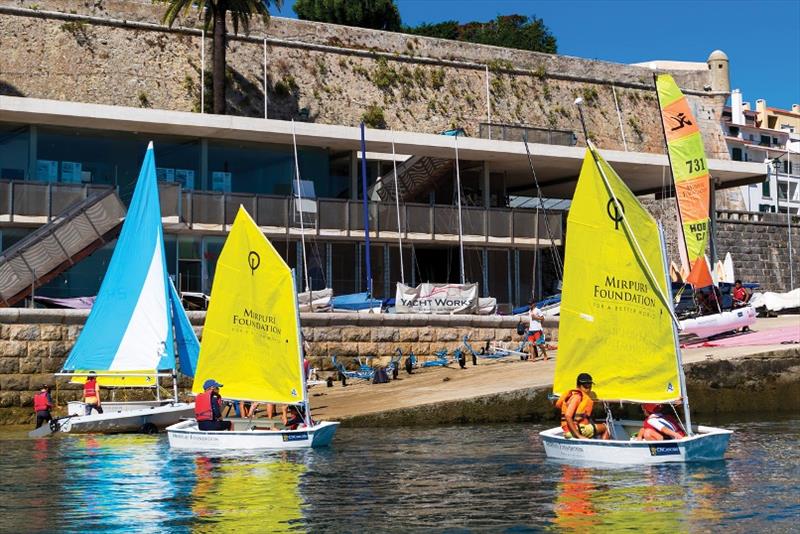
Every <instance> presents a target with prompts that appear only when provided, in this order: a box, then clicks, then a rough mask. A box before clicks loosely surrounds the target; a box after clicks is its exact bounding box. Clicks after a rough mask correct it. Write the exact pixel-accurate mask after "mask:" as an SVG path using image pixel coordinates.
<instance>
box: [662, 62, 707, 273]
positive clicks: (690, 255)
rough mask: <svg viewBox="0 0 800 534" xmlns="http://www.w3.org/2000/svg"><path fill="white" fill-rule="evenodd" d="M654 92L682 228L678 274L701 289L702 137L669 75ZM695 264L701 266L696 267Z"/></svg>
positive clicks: (704, 200) (703, 270)
mask: <svg viewBox="0 0 800 534" xmlns="http://www.w3.org/2000/svg"><path fill="white" fill-rule="evenodd" d="M656 89H657V91H658V102H659V106H660V107H661V121H662V123H663V125H664V136H665V137H666V140H667V150H668V151H669V162H670V166H671V168H672V178H673V180H674V181H675V195H676V196H677V198H678V211H679V213H680V222H681V226H682V227H683V235H682V236H681V237H682V240H683V241H684V246H681V247H680V249H681V273H682V275H683V276H684V277H686V281H687V282H689V283H691V284H693V285H694V286H696V287H703V286H704V285H708V284H707V283H706V282H707V281H708V280H710V279H711V277H710V275H707V272H708V266H707V265H705V257H704V255H705V250H706V243H708V231H709V217H708V213H709V193H710V182H709V174H708V162H707V160H706V153H705V148H704V147H703V138H702V136H701V135H700V129H699V128H698V125H697V119H695V117H694V115H692V112H691V110H690V109H689V103H688V102H687V101H686V97H685V96H684V95H683V93H681V90H680V89H679V88H678V85H677V84H676V83H675V80H673V79H672V76H670V75H669V74H659V75H658V76H657V77H656ZM699 262H702V264H701V265H698V263H699ZM687 274H688V277H687Z"/></svg>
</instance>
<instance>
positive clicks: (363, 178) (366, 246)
mask: <svg viewBox="0 0 800 534" xmlns="http://www.w3.org/2000/svg"><path fill="white" fill-rule="evenodd" d="M361 188H362V189H363V190H364V195H363V196H364V198H363V199H362V200H363V208H364V251H365V253H366V255H365V260H366V266H367V297H368V298H372V262H371V258H370V251H369V205H368V203H367V138H366V133H365V131H364V123H363V122H362V123H361Z"/></svg>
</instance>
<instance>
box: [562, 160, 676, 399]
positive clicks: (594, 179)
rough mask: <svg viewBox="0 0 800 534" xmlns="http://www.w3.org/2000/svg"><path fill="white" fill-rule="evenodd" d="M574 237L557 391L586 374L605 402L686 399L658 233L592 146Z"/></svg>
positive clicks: (569, 247) (572, 216)
mask: <svg viewBox="0 0 800 534" xmlns="http://www.w3.org/2000/svg"><path fill="white" fill-rule="evenodd" d="M601 169H602V172H601ZM629 231H633V232H635V236H633V235H628V233H629ZM567 235H568V236H569V237H568V239H567V243H566V258H565V268H564V289H563V294H562V301H561V320H560V325H559V330H560V336H559V337H560V338H561V341H560V346H559V357H558V359H557V360H556V374H555V379H554V390H555V392H556V393H562V392H564V391H565V390H568V389H571V388H574V387H575V379H576V377H577V375H578V374H579V373H583V372H586V373H590V374H591V375H592V377H593V378H594V380H595V387H594V391H595V393H596V395H597V397H598V398H599V399H604V400H625V401H634V402H668V401H673V400H677V399H679V398H680V397H681V395H682V391H681V390H682V388H681V384H680V380H679V374H678V358H677V354H676V345H675V333H674V329H673V319H672V310H671V307H670V304H669V301H668V300H667V301H666V302H665V299H664V295H668V294H669V293H668V292H667V286H666V279H665V277H664V274H663V272H664V265H665V261H664V259H665V258H664V253H663V251H662V248H661V239H660V236H659V229H658V226H657V224H656V222H655V220H654V219H653V217H652V216H650V214H649V213H648V212H647V211H646V210H645V209H644V208H643V207H642V206H641V204H640V203H639V201H638V200H637V199H636V197H635V195H633V193H632V192H631V191H630V190H629V189H628V187H627V186H626V185H625V184H624V182H623V181H622V180H621V179H620V178H619V176H618V175H617V174H616V172H614V170H613V169H612V168H611V166H610V165H608V163H607V162H605V160H604V159H603V158H602V157H601V156H600V154H599V153H597V152H596V151H595V150H594V149H593V148H592V147H590V148H589V149H587V152H586V157H585V158H584V162H583V167H582V168H581V173H580V177H579V179H578V186H577V188H576V191H575V196H574V198H573V201H572V206H571V208H570V212H569V216H568V221H567Z"/></svg>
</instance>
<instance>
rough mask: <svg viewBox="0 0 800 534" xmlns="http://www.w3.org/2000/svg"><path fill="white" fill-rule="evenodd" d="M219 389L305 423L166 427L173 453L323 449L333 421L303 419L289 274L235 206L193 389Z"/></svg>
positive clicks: (293, 295)
mask: <svg viewBox="0 0 800 534" xmlns="http://www.w3.org/2000/svg"><path fill="white" fill-rule="evenodd" d="M208 379H214V380H216V381H219V382H220V383H221V384H223V388H222V395H223V397H224V398H225V399H227V400H240V401H251V402H266V403H276V404H291V405H295V406H297V407H298V408H299V411H300V413H301V414H303V417H304V421H305V423H304V424H302V425H300V426H299V427H298V428H295V429H280V430H270V429H269V428H270V422H269V421H267V420H259V419H233V420H232V423H233V428H232V429H231V430H230V431H225V430H219V431H216V430H215V431H206V430H200V429H199V428H198V425H197V422H196V421H195V420H189V421H182V422H180V423H177V424H175V425H172V426H170V427H169V428H167V435H168V436H169V444H170V446H171V447H174V448H179V449H197V450H207V449H236V450H241V449H297V448H306V447H323V446H326V445H329V444H330V442H331V440H332V439H333V436H334V434H335V433H336V429H337V427H338V425H339V423H336V422H314V421H312V420H311V417H310V415H309V411H310V410H309V406H308V391H307V388H306V376H305V373H304V371H303V351H302V347H301V338H300V315H299V312H298V304H297V293H296V288H295V280H294V276H293V272H292V271H291V270H290V269H289V267H288V266H287V265H286V263H285V262H284V261H283V258H281V256H280V255H279V254H278V252H277V251H276V250H275V249H274V248H273V246H272V244H271V243H270V242H269V241H268V240H267V238H266V237H264V234H263V233H262V232H261V230H260V229H259V227H258V226H257V225H256V223H255V222H254V221H253V219H252V218H251V217H250V215H249V214H248V213H247V211H246V210H245V209H244V208H242V207H240V208H239V213H238V214H237V215H236V219H235V220H234V222H233V226H232V227H231V231H230V234H229V235H228V238H227V240H226V241H225V245H224V246H223V248H222V252H221V253H220V256H219V260H218V262H217V271H216V275H215V276H214V284H213V287H212V289H211V304H210V306H209V308H208V313H207V315H206V323H205V327H204V328H203V339H202V343H201V345H200V357H199V360H198V367H197V373H196V374H195V378H194V384H193V386H192V391H193V392H194V393H195V394H197V393H202V392H203V383H204V382H205V381H206V380H208Z"/></svg>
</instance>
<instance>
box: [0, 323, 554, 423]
mask: <svg viewBox="0 0 800 534" xmlns="http://www.w3.org/2000/svg"><path fill="white" fill-rule="evenodd" d="M87 316H88V312H87V311H85V310H29V309H20V308H10V309H9V308H0V424H15V423H26V422H28V421H29V420H30V419H31V417H32V415H33V411H32V408H31V407H32V405H33V395H34V394H35V393H36V392H37V391H38V389H39V387H40V386H41V384H43V383H49V384H55V383H56V379H55V376H54V373H57V372H59V371H60V370H61V367H62V365H63V363H64V360H65V359H66V357H67V355H68V354H69V351H70V350H71V349H72V346H73V345H74V344H75V340H76V339H77V338H78V335H79V334H80V332H81V330H82V329H83V324H84V322H85V320H86V317H87ZM189 316H190V319H191V321H192V323H193V324H194V325H195V329H196V331H197V333H198V335H199V336H202V324H203V321H204V320H205V313H203V312H190V313H189ZM301 323H302V328H303V334H304V336H305V337H306V339H307V340H308V342H309V343H310V344H311V358H310V359H311V361H312V365H313V366H314V367H317V368H319V369H331V367H332V366H331V359H330V356H331V355H333V354H336V355H337V356H338V357H339V359H340V360H341V361H342V362H343V363H345V364H347V365H349V366H351V367H355V364H354V362H353V358H355V357H357V356H376V358H375V359H374V360H373V362H372V363H373V364H378V363H381V362H384V363H385V362H388V360H389V359H390V358H391V356H392V355H393V354H394V352H395V350H396V349H397V348H401V349H402V350H403V354H408V352H409V351H411V350H413V351H414V354H416V355H417V356H418V357H419V360H420V361H425V360H426V359H428V358H430V357H431V354H432V353H433V352H435V351H437V350H440V349H445V348H446V349H447V350H448V352H452V351H453V350H454V349H455V348H457V347H462V348H463V345H462V338H463V336H464V335H469V336H470V342H471V344H472V345H473V346H474V347H475V348H476V349H477V348H479V347H481V346H482V345H483V344H484V343H486V342H487V341H492V342H498V343H505V344H506V345H508V346H509V347H516V346H517V345H518V344H519V339H520V337H519V336H517V334H516V325H517V323H518V319H515V318H513V317H501V316H491V317H480V316H424V315H408V316H403V315H369V314H340V313H336V314H334V313H309V314H302V316H301ZM554 326H555V324H552V323H550V324H548V323H546V333H547V336H548V339H550V340H552V341H555V339H556V338H555V336H556V334H557V331H556V330H555V329H554V328H553V327H554ZM58 382H59V390H58V394H59V398H58V401H59V404H60V405H61V406H64V405H65V404H66V401H68V400H74V399H77V398H78V396H79V394H80V390H79V388H78V387H77V386H73V385H68V384H67V383H66V380H65V379H59V380H58ZM181 386H182V387H184V388H188V387H189V386H190V383H189V382H188V381H186V380H184V381H183V382H182V384H181ZM121 391H125V390H121ZM54 393H55V390H54ZM121 394H122V393H121ZM130 395H133V393H130ZM132 398H133V397H132Z"/></svg>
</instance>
